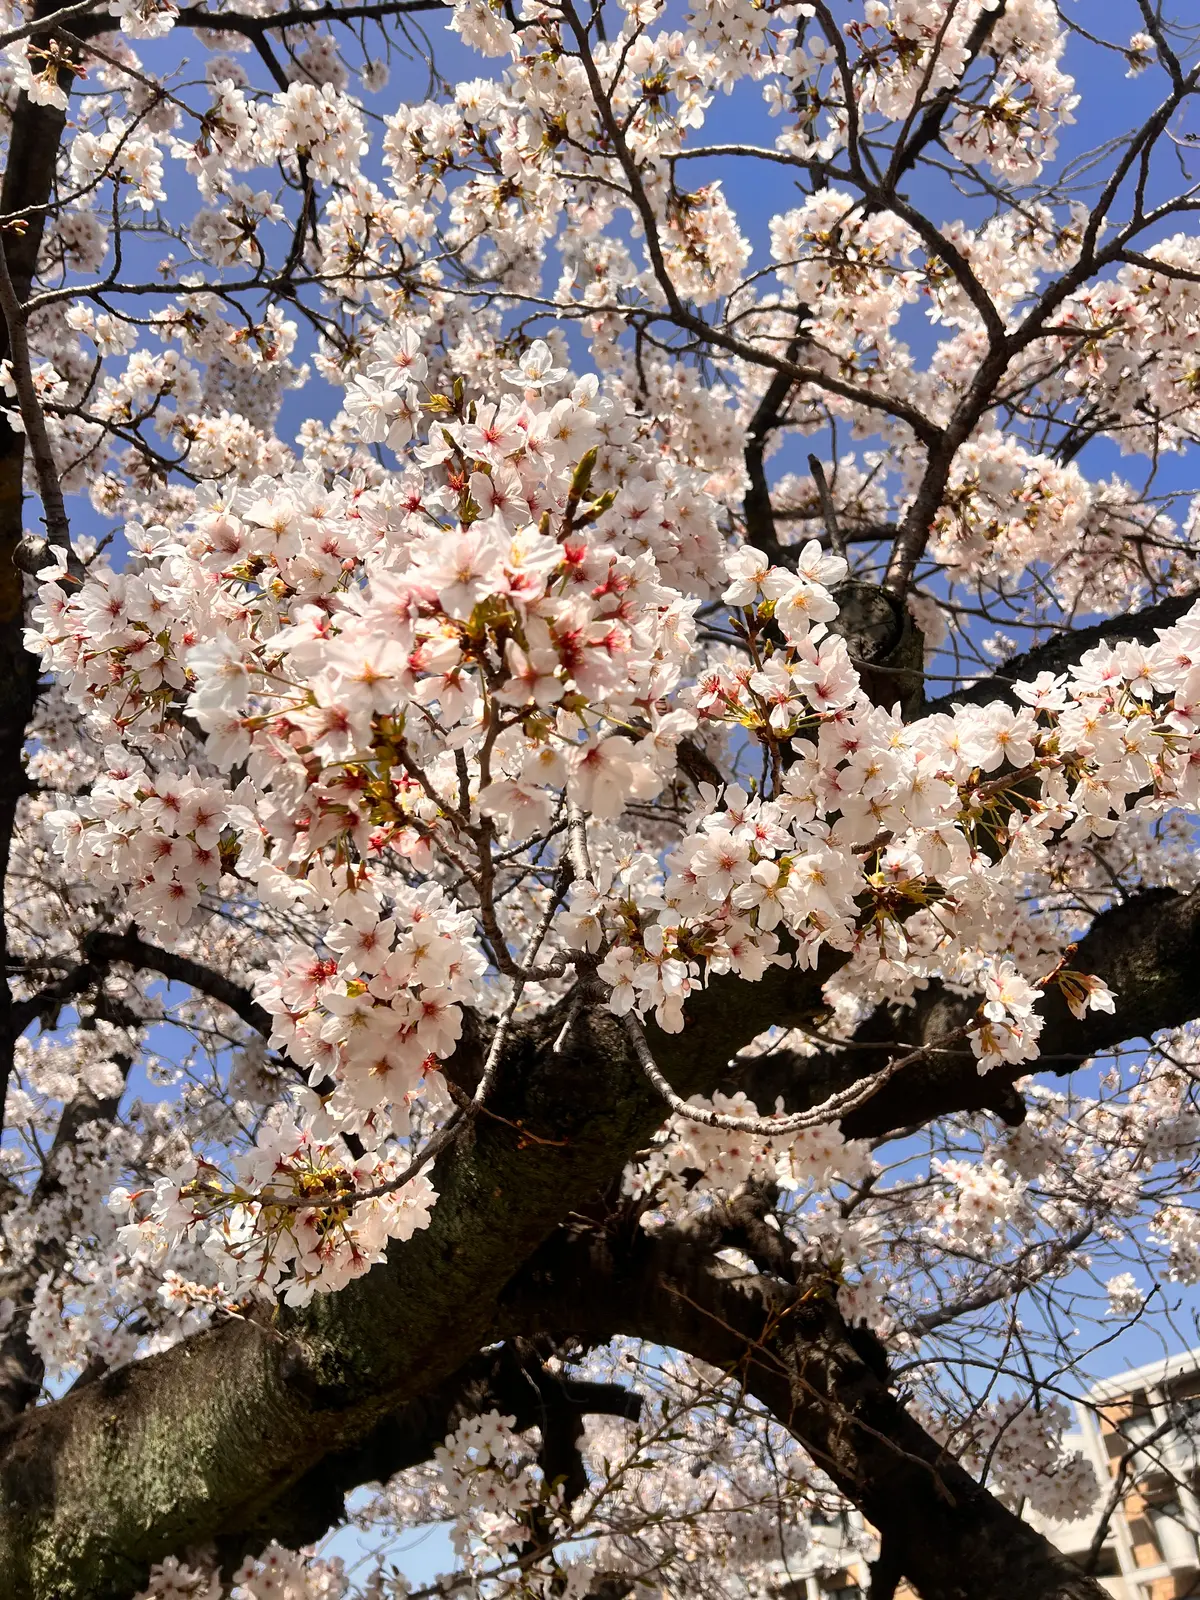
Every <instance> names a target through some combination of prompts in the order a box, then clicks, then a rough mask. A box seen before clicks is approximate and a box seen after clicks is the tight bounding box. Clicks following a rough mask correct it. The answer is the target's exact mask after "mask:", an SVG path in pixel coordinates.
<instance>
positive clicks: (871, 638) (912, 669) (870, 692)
mask: <svg viewBox="0 0 1200 1600" xmlns="http://www.w3.org/2000/svg"><path fill="white" fill-rule="evenodd" d="M833 598H834V599H835V600H836V601H837V603H838V608H839V609H838V615H837V617H836V618H835V619H834V620H833V622H832V623H830V631H831V632H833V633H836V634H840V635H841V637H842V638H843V639H845V641H846V648H847V650H848V651H849V652H850V659H851V660H852V661H853V663H854V665H855V666H856V667H857V668H858V675H859V680H860V681H861V683H862V687H863V693H864V694H865V695H866V696H867V698H868V700H870V701H871V703H872V704H873V705H877V706H885V707H887V708H889V709H890V708H891V707H892V706H894V705H896V704H899V706H900V713H901V715H902V716H903V717H904V719H905V720H906V721H908V720H910V719H911V718H912V717H914V716H916V715H917V714H918V713H919V711H920V709H921V706H922V704H923V701H924V660H925V636H924V634H922V632H921V630H920V628H918V627H917V625H916V623H915V622H914V621H913V619H912V617H911V615H910V614H909V610H908V607H907V606H906V605H905V604H904V601H903V600H902V599H898V598H897V597H896V596H895V595H893V594H891V593H889V591H888V590H886V589H884V588H882V587H881V586H880V585H879V584H877V583H863V582H862V581H861V580H860V579H858V578H849V579H847V581H846V582H845V583H841V584H839V585H838V587H837V588H836V589H835V590H834V591H833Z"/></svg>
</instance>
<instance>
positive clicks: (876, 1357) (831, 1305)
mask: <svg viewBox="0 0 1200 1600" xmlns="http://www.w3.org/2000/svg"><path fill="white" fill-rule="evenodd" d="M711 1227H712V1223H711V1220H709V1219H705V1220H704V1221H703V1222H702V1223H701V1224H700V1226H699V1228H694V1229H692V1230H691V1231H690V1232H689V1231H688V1230H686V1229H674V1230H667V1231H666V1232H664V1233H663V1234H660V1235H657V1236H655V1237H653V1238H650V1237H647V1236H646V1235H645V1234H642V1233H640V1231H639V1232H637V1233H633V1234H631V1235H629V1236H628V1237H626V1238H624V1239H614V1238H611V1237H605V1236H603V1235H601V1234H599V1233H597V1232H592V1231H590V1230H579V1231H574V1232H572V1231H570V1230H567V1229H564V1230H561V1231H560V1232H559V1234H557V1235H556V1236H555V1238H554V1239H553V1240H552V1241H551V1242H550V1243H549V1244H548V1245H547V1247H546V1248H545V1249H544V1250H543V1251H542V1252H540V1253H539V1255H538V1256H537V1257H536V1258H535V1259H534V1260H533V1261H532V1262H531V1263H530V1266H529V1268H528V1269H527V1270H526V1271H525V1272H524V1273H522V1274H520V1275H519V1276H518V1277H517V1278H516V1279H515V1280H514V1282H513V1284H512V1285H511V1286H510V1289H509V1291H508V1294H507V1295H506V1296H505V1299H504V1302H503V1305H502V1313H503V1315H504V1316H505V1318H506V1321H507V1324H508V1325H509V1326H511V1327H512V1328H513V1329H514V1331H516V1330H520V1331H522V1332H526V1333H530V1332H532V1331H533V1330H534V1329H538V1330H539V1331H540V1330H541V1329H543V1328H544V1327H545V1322H544V1319H545V1317H546V1316H548V1315H550V1316H558V1317H560V1318H564V1319H566V1320H564V1321H561V1322H560V1323H559V1324H558V1325H557V1326H558V1328H559V1329H560V1331H561V1332H562V1333H563V1334H566V1333H577V1334H580V1335H583V1336H584V1337H587V1338H589V1339H604V1338H612V1337H614V1336H616V1335H618V1334H626V1335H632V1336H634V1337H641V1338H646V1339H649V1340H652V1341H653V1342H655V1343H658V1344H664V1345H667V1346H669V1347H671V1348H674V1349H679V1350H685V1351H688V1352H690V1353H691V1354H693V1355H696V1356H699V1357H700V1358H701V1359H703V1360H704V1361H706V1362H708V1363H709V1364H710V1365H712V1366H715V1367H719V1368H721V1369H722V1370H724V1371H725V1372H728V1373H729V1374H731V1375H732V1376H735V1377H736V1378H737V1379H738V1380H739V1381H740V1382H742V1383H743V1384H744V1385H745V1388H746V1390H747V1391H748V1392H749V1393H750V1394H751V1395H753V1396H754V1397H755V1398H756V1399H757V1400H758V1401H760V1402H761V1403H762V1404H763V1405H765V1406H766V1407H767V1408H768V1410H769V1411H770V1412H771V1413H772V1415H773V1416H774V1417H775V1418H776V1419H777V1420H778V1421H779V1422H781V1423H782V1424H783V1425H784V1426H785V1427H787V1428H788V1429H789V1430H790V1431H791V1432H792V1433H793V1434H794V1435H795V1436H796V1438H797V1439H799V1440H800V1442H801V1443H802V1444H803V1445H804V1446H805V1448H806V1449H807V1450H808V1451H809V1453H810V1455H811V1456H812V1457H813V1459H814V1461H815V1462H816V1463H817V1465H818V1466H820V1467H821V1468H822V1469H823V1470H824V1471H826V1472H827V1473H828V1474H829V1475H830V1477H831V1478H832V1479H833V1480H834V1482H835V1483H836V1484H837V1486H838V1488H839V1489H840V1490H841V1491H842V1493H843V1494H844V1495H846V1497H847V1498H848V1499H849V1500H850V1501H852V1502H853V1504H855V1505H857V1506H858V1507H859V1508H860V1509H861V1510H862V1511H863V1513H864V1515H865V1516H866V1517H867V1519H868V1520H869V1521H870V1522H871V1523H872V1524H873V1526H874V1527H875V1528H876V1529H877V1530H878V1531H879V1533H880V1535H881V1536H882V1540H883V1544H884V1548H885V1550H886V1551H887V1553H888V1562H889V1565H891V1566H893V1567H894V1568H895V1569H896V1570H898V1571H899V1572H900V1573H902V1574H903V1575H904V1576H905V1577H906V1578H907V1579H908V1580H909V1581H910V1582H911V1583H912V1584H914V1585H915V1587H916V1588H917V1590H918V1591H919V1593H920V1595H921V1597H922V1600H1013V1597H1014V1596H1016V1595H1020V1596H1021V1600H1102V1596H1103V1593H1104V1591H1103V1590H1102V1589H1101V1588H1100V1586H1099V1585H1098V1584H1097V1583H1096V1582H1095V1580H1093V1579H1091V1578H1088V1577H1085V1576H1084V1574H1083V1573H1081V1572H1080V1571H1079V1570H1078V1569H1077V1568H1076V1567H1075V1566H1074V1565H1073V1564H1072V1563H1071V1561H1070V1560H1069V1559H1068V1558H1067V1557H1066V1556H1064V1555H1063V1554H1061V1552H1059V1551H1058V1550H1057V1549H1055V1547H1054V1546H1053V1545H1052V1544H1050V1542H1049V1541H1048V1540H1047V1539H1045V1538H1044V1537H1043V1536H1042V1535H1041V1534H1039V1533H1037V1532H1036V1531H1035V1530H1034V1529H1033V1528H1032V1527H1031V1526H1030V1525H1029V1524H1028V1523H1027V1522H1023V1521H1022V1520H1021V1519H1020V1518H1019V1517H1018V1516H1016V1515H1015V1514H1014V1513H1013V1512H1011V1511H1009V1510H1008V1509H1007V1508H1006V1507H1004V1506H1003V1505H1001V1504H1000V1503H999V1501H997V1500H996V1499H995V1498H994V1497H993V1496H992V1495H991V1494H989V1493H988V1491H987V1489H986V1488H984V1487H983V1486H982V1485H981V1484H979V1483H977V1482H976V1481H975V1480H974V1479H973V1478H972V1477H971V1476H970V1475H969V1474H968V1473H967V1472H966V1471H965V1470H964V1469H963V1468H962V1467H961V1466H960V1465H959V1464H958V1462H957V1461H956V1460H954V1459H953V1457H951V1456H950V1455H948V1454H947V1453H946V1452H945V1451H944V1450H943V1448H942V1447H941V1446H940V1445H939V1444H938V1442H937V1441H936V1440H935V1439H933V1438H931V1437H930V1435H929V1434H927V1433H926V1432H925V1430H924V1429H923V1428H922V1427H921V1426H920V1425H919V1423H917V1421H916V1420H915V1419H914V1418H913V1417H912V1416H911V1415H910V1414H909V1412H908V1411H907V1410H906V1409H905V1407H904V1406H903V1405H902V1404H901V1402H900V1401H899V1400H898V1399H897V1398H896V1397H895V1396H894V1395H893V1394H892V1393H891V1391H890V1389H889V1387H888V1378H887V1369H886V1361H885V1359H884V1353H883V1350H882V1347H881V1346H879V1345H878V1344H877V1342H876V1341H875V1340H874V1338H873V1336H872V1335H870V1334H869V1333H866V1332H865V1331H864V1330H859V1329H852V1328H849V1327H847V1326H846V1324H845V1323H844V1322H843V1321H842V1318H841V1316H840V1314H839V1313H838V1310H837V1303H836V1298H835V1296H834V1292H833V1289H834V1286H833V1284H832V1283H830V1282H828V1281H824V1280H821V1279H819V1278H812V1279H809V1280H808V1281H806V1282H801V1283H800V1284H799V1285H798V1286H792V1285H790V1284H788V1283H785V1282H782V1281H780V1279H779V1278H777V1277H775V1276H772V1275H763V1276H759V1277H747V1276H745V1275H744V1274H739V1273H737V1272H736V1271H735V1270H734V1269H732V1268H730V1267H727V1266H725V1265H724V1264H723V1263H721V1262H719V1261H718V1260H717V1259H716V1258H715V1256H714V1255H713V1254H712V1253H711V1249H710V1248H709V1247H710V1245H711V1244H712V1243H713V1242H714V1241H713V1240H711V1239H710V1238H708V1237H707V1233H708V1232H709V1231H710V1230H711ZM718 1242H719V1241H718ZM547 1331H548V1330H547Z"/></svg>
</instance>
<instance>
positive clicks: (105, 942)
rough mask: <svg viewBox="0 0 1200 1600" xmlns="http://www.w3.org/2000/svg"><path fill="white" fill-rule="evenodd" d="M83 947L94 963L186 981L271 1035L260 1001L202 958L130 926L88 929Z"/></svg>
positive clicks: (266, 1034) (266, 1012)
mask: <svg viewBox="0 0 1200 1600" xmlns="http://www.w3.org/2000/svg"><path fill="white" fill-rule="evenodd" d="M83 950H84V954H85V956H86V957H87V960H88V962H89V963H90V964H91V965H92V966H93V967H94V966H95V965H96V964H97V963H101V962H105V963H110V964H111V963H116V964H119V965H122V966H127V967H136V968H139V969H141V970H142V971H144V972H157V973H159V974H160V976H162V977H164V978H167V979H169V980H170V981H171V982H172V983H186V984H187V985H188V987H189V988H191V989H195V990H196V992H197V993H198V994H204V995H207V996H208V998H209V999H210V1000H217V1001H219V1002H220V1004H221V1005H223V1006H227V1007H228V1008H229V1010H230V1011H232V1012H233V1013H234V1015H235V1016H238V1017H241V1019H242V1021H243V1022H244V1023H246V1024H247V1025H248V1026H249V1027H251V1028H253V1029H254V1031H255V1033H260V1034H262V1036H263V1038H264V1039H267V1038H269V1037H270V1035H271V1028H272V1022H271V1014H270V1012H269V1011H266V1010H264V1009H263V1007H262V1006H260V1005H259V1003H258V1001H257V1000H256V999H255V998H254V996H253V994H252V993H251V992H250V990H249V989H248V988H247V987H246V986H245V984H241V983H238V982H237V981H236V979H234V978H228V977H226V976H225V974H224V973H222V972H217V971H216V970H215V968H213V967H210V966H206V965H205V963H204V962H203V961H195V960H193V959H192V957H191V956H181V955H178V954H177V953H176V952H175V951H174V950H164V949H163V948H162V946H161V945H156V944H151V943H150V942H149V941H148V940H146V939H142V938H141V937H139V935H138V933H137V931H136V929H134V928H132V927H131V928H128V929H126V931H125V932H124V933H106V932H104V931H100V932H97V933H90V934H88V935H87V936H86V937H85V939H84V941H83Z"/></svg>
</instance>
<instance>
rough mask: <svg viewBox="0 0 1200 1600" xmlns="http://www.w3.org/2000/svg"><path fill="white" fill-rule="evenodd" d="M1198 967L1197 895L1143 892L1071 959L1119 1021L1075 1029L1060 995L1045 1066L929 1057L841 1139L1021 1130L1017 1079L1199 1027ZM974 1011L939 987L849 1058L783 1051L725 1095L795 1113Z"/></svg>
mask: <svg viewBox="0 0 1200 1600" xmlns="http://www.w3.org/2000/svg"><path fill="white" fill-rule="evenodd" d="M1198 962H1200V891H1197V890H1193V891H1192V893H1190V894H1186V895H1185V894H1177V893H1176V892H1175V891H1174V890H1171V889H1147V890H1144V891H1143V892H1142V893H1141V894H1139V895H1136V896H1134V897H1133V898H1131V899H1130V900H1127V901H1125V902H1123V903H1122V904H1119V905H1115V906H1113V907H1112V908H1111V909H1109V910H1107V911H1104V912H1102V913H1101V914H1100V915H1099V916H1098V917H1097V918H1096V920H1095V921H1094V922H1093V924H1092V926H1091V928H1090V929H1089V930H1088V932H1087V934H1086V935H1085V936H1084V938H1083V939H1081V940H1080V942H1079V947H1078V950H1077V951H1076V954H1075V955H1074V956H1072V958H1071V965H1072V966H1073V967H1074V968H1076V969H1077V970H1078V971H1080V972H1085V973H1089V974H1091V975H1094V976H1095V977H1098V978H1103V979H1104V981H1105V982H1106V983H1107V984H1108V985H1109V986H1110V988H1111V989H1112V990H1113V991H1114V993H1115V994H1116V996H1117V1009H1116V1012H1115V1014H1114V1013H1109V1012H1104V1011H1090V1012H1088V1014H1087V1015H1086V1017H1084V1018H1083V1019H1082V1020H1080V1019H1077V1018H1075V1017H1073V1016H1072V1015H1071V1012H1070V1010H1069V1009H1068V1007H1067V1004H1066V1001H1065V1000H1064V999H1063V997H1062V994H1061V992H1060V991H1059V990H1058V989H1053V990H1052V991H1051V992H1050V993H1048V994H1047V995H1046V996H1045V998H1044V999H1043V1001H1042V1002H1041V1010H1042V1013H1043V1015H1044V1017H1045V1025H1044V1027H1043V1029H1042V1035H1041V1041H1040V1044H1041V1056H1040V1058H1039V1059H1038V1060H1037V1061H1035V1062H1024V1063H1021V1064H1019V1065H1017V1066H1013V1067H1004V1068H997V1069H995V1070H993V1071H991V1072H988V1073H984V1074H982V1075H981V1074H980V1072H979V1070H978V1063H977V1061H976V1059H975V1056H974V1055H973V1054H972V1053H971V1051H970V1049H969V1048H968V1047H967V1046H966V1045H961V1046H955V1047H950V1048H947V1049H937V1050H931V1052H930V1054H929V1055H927V1056H925V1057H924V1058H923V1059H922V1060H921V1061H920V1062H918V1063H916V1064H915V1065H914V1066H912V1067H909V1068H907V1069H906V1070H905V1071H904V1072H903V1073H900V1074H898V1075H897V1076H896V1077H895V1078H894V1079H892V1080H891V1081H889V1082H887V1083H885V1084H884V1085H883V1087H882V1088H881V1089H880V1090H879V1093H878V1094H876V1095H874V1096H873V1097H872V1098H871V1099H870V1100H868V1101H867V1102H866V1103H865V1104H864V1105H862V1106H860V1107H858V1108H857V1109H856V1110H854V1111H851V1112H850V1113H849V1114H848V1115H847V1116H846V1117H845V1118H844V1119H843V1121H842V1129H843V1131H844V1132H845V1133H846V1134H847V1135H848V1136H849V1137H851V1138H878V1137H880V1136H883V1135H886V1134H888V1133H891V1132H893V1131H895V1130H897V1129H899V1128H905V1127H910V1126H912V1125H913V1124H914V1123H921V1122H928V1121H931V1120H932V1119H933V1118H935V1117H939V1116H945V1115H947V1114H950V1113H954V1112H963V1111H982V1110H991V1111H995V1112H997V1113H998V1114H999V1115H1001V1116H1002V1117H1004V1118H1005V1119H1006V1120H1008V1121H1014V1122H1015V1121H1020V1120H1021V1118H1022V1117H1023V1116H1024V1106H1023V1103H1022V1102H1021V1100H1020V1097H1019V1096H1018V1095H1017V1093H1016V1091H1015V1090H1014V1088H1013V1084H1014V1082H1016V1080H1017V1079H1018V1078H1021V1077H1024V1076H1026V1075H1028V1074H1029V1073H1031V1072H1038V1071H1049V1072H1055V1073H1066V1072H1070V1071H1072V1070H1073V1069H1074V1068H1075V1067H1077V1066H1079V1065H1080V1064H1081V1063H1082V1062H1084V1061H1086V1060H1087V1059H1088V1058H1089V1057H1090V1056H1093V1055H1096V1054H1097V1053H1098V1052H1100V1051H1103V1050H1109V1049H1112V1048H1113V1047H1114V1046H1116V1045H1118V1044H1123V1043H1124V1042H1125V1041H1126V1040H1129V1039H1143V1038H1149V1037H1150V1036H1151V1035H1153V1034H1154V1033H1156V1032H1158V1030H1159V1029H1162V1028H1173V1027H1178V1026H1179V1025H1180V1024H1181V1023H1184V1022H1190V1021H1192V1020H1193V1019H1195V1018H1196V1017H1200V987H1197V985H1196V981H1195V973H1196V968H1197V963H1198ZM977 1005H978V996H962V995H956V994H952V993H951V992H950V991H949V990H947V989H945V988H944V987H943V986H942V985H941V984H937V983H935V984H931V985H930V986H929V988H928V989H927V990H925V991H923V992H922V993H921V994H919V995H918V997H917V1002H916V1004H915V1005H914V1006H913V1007H911V1008H890V1007H881V1008H880V1009H879V1010H878V1011H876V1012H875V1013H873V1015H872V1016H871V1017H869V1018H868V1019H867V1021H866V1022H865V1023H864V1024H863V1025H862V1027H861V1028H860V1029H859V1030H858V1032H857V1034H856V1035H855V1036H854V1039H853V1041H852V1047H851V1048H850V1049H849V1050H845V1051H843V1052H841V1053H830V1054H827V1055H819V1056H816V1057H805V1056H801V1055H798V1054H796V1053H794V1052H789V1051H786V1050H781V1051H774V1052H770V1053H768V1054H766V1055H763V1056H758V1057H752V1058H750V1059H748V1060H747V1061H745V1062H744V1064H743V1063H739V1064H738V1066H737V1068H736V1070H735V1071H734V1072H733V1073H732V1074H731V1076H730V1079H729V1081H728V1084H727V1087H734V1086H736V1087H737V1088H741V1089H744V1090H745V1091H746V1092H747V1094H748V1095H749V1096H750V1098H751V1099H753V1100H755V1101H756V1102H757V1103H758V1104H760V1105H771V1104H773V1103H774V1100H775V1098H776V1096H782V1097H783V1100H784V1104H785V1106H786V1108H787V1109H788V1110H789V1111H791V1110H797V1111H801V1110H804V1109H805V1108H807V1107H808V1106H809V1105H816V1104H819V1103H820V1102H821V1101H823V1100H825V1099H827V1098H828V1097H829V1096H830V1095H832V1094H837V1093H841V1092H844V1091H845V1090H846V1089H848V1088H850V1087H852V1086H853V1085H854V1084H855V1083H857V1082H859V1081H861V1080H862V1079H863V1078H865V1077H868V1076H869V1075H870V1074H871V1073H873V1072H877V1071H878V1070H879V1069H880V1067H881V1066H882V1065H884V1064H885V1063H886V1062H887V1060H889V1059H890V1058H891V1057H892V1056H893V1055H894V1054H895V1053H896V1052H897V1051H898V1050H903V1049H912V1048H913V1047H915V1046H917V1045H922V1044H932V1041H935V1040H939V1039H944V1038H945V1037H946V1036H947V1035H948V1034H950V1033H953V1032H954V1030H955V1029H956V1028H961V1027H962V1026H963V1025H964V1023H966V1022H967V1021H968V1020H969V1019H970V1017H971V1016H972V1014H973V1013H974V1011H975V1009H976V1007H977Z"/></svg>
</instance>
